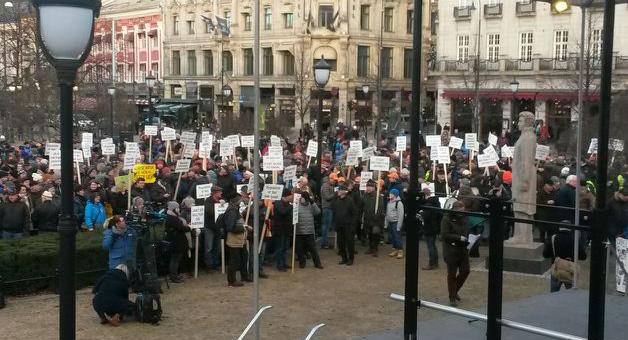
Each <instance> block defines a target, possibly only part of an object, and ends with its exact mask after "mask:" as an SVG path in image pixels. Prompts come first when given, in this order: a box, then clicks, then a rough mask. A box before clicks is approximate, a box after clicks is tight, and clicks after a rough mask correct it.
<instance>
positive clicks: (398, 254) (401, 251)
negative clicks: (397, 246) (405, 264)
mask: <svg viewBox="0 0 628 340" xmlns="http://www.w3.org/2000/svg"><path fill="white" fill-rule="evenodd" d="M402 258H403V250H398V251H397V259H402Z"/></svg>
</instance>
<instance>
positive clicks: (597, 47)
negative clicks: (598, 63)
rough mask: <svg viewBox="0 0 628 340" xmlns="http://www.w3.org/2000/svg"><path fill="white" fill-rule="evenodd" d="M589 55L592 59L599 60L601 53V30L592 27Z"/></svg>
mask: <svg viewBox="0 0 628 340" xmlns="http://www.w3.org/2000/svg"><path fill="white" fill-rule="evenodd" d="M591 45H592V46H591V50H592V51H591V52H592V53H591V54H592V55H591V57H592V58H593V59H594V60H599V59H600V55H602V30H601V29H594V30H593V32H592V33H591Z"/></svg>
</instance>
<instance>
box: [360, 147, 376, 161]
mask: <svg viewBox="0 0 628 340" xmlns="http://www.w3.org/2000/svg"><path fill="white" fill-rule="evenodd" d="M373 156H375V148H374V147H372V146H371V147H368V148H364V149H363V150H362V160H363V161H368V160H369V159H371V157H373Z"/></svg>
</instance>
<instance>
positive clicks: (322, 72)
mask: <svg viewBox="0 0 628 340" xmlns="http://www.w3.org/2000/svg"><path fill="white" fill-rule="evenodd" d="M330 74H331V66H329V64H328V63H327V61H325V56H324V55H321V59H320V60H319V61H317V62H316V64H314V82H315V83H316V86H317V87H318V89H319V90H318V113H317V119H316V138H317V139H318V148H317V149H318V150H317V151H316V159H317V160H318V170H319V172H320V173H321V175H322V174H323V159H322V157H323V119H322V115H323V93H324V91H323V89H324V88H325V85H327V82H328V81H329V75H330Z"/></svg>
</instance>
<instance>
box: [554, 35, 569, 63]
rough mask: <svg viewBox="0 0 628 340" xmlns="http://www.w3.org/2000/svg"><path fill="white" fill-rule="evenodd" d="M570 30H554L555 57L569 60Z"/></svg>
mask: <svg viewBox="0 0 628 340" xmlns="http://www.w3.org/2000/svg"><path fill="white" fill-rule="evenodd" d="M568 41H569V32H568V31H554V59H556V60H567V43H568Z"/></svg>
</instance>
